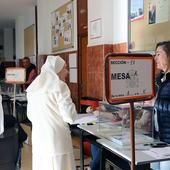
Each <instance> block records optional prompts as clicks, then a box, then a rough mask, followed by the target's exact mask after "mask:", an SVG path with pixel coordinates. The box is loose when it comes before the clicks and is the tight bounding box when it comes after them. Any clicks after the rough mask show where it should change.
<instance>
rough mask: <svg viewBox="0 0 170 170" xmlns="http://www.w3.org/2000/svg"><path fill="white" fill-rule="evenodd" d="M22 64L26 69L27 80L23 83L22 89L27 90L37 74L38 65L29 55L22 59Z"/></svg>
mask: <svg viewBox="0 0 170 170" xmlns="http://www.w3.org/2000/svg"><path fill="white" fill-rule="evenodd" d="M22 65H23V67H24V68H25V69H26V82H25V83H24V84H23V85H22V90H26V88H27V87H28V86H29V85H30V84H31V83H32V81H33V80H34V79H35V77H36V76H37V69H36V66H35V65H34V64H32V63H31V62H30V59H29V58H28V57H24V58H23V59H22Z"/></svg>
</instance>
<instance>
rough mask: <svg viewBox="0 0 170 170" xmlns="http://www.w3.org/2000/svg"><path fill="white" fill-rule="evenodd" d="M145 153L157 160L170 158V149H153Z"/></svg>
mask: <svg viewBox="0 0 170 170" xmlns="http://www.w3.org/2000/svg"><path fill="white" fill-rule="evenodd" d="M143 152H144V153H146V154H148V155H150V156H152V157H154V158H156V159H162V158H165V159H166V158H170V147H161V148H151V149H150V150H147V151H143Z"/></svg>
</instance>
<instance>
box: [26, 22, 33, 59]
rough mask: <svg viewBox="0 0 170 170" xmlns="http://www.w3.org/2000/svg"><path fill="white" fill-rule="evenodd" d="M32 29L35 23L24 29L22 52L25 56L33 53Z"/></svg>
mask: <svg viewBox="0 0 170 170" xmlns="http://www.w3.org/2000/svg"><path fill="white" fill-rule="evenodd" d="M34 29H35V25H34V24H33V25H31V26H29V27H27V28H26V29H25V30H24V53H25V56H33V55H34Z"/></svg>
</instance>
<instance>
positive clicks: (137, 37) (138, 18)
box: [129, 0, 170, 52]
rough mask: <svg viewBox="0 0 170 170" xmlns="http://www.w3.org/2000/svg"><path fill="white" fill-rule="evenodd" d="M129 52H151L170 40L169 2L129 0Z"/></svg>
mask: <svg viewBox="0 0 170 170" xmlns="http://www.w3.org/2000/svg"><path fill="white" fill-rule="evenodd" d="M129 4H130V8H129V15H130V21H129V22H130V24H129V25H130V26H129V41H130V42H129V51H132V52H133V51H134V52H135V51H153V50H154V49H155V45H156V43H157V42H160V41H165V40H170V31H169V30H170V0H129Z"/></svg>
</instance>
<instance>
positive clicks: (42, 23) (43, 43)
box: [37, 0, 77, 54]
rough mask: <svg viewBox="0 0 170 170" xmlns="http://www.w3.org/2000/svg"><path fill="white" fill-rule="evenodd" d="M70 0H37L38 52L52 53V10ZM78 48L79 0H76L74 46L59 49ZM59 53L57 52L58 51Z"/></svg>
mask: <svg viewBox="0 0 170 170" xmlns="http://www.w3.org/2000/svg"><path fill="white" fill-rule="evenodd" d="M69 1H70V0H57V1H56V0H48V1H47V0H37V6H38V54H51V53H52V50H51V12H53V11H54V10H56V9H57V8H59V7H60V6H62V5H64V4H65V3H67V2H69ZM74 50H77V2H76V0H74V48H69V49H67V50H63V51H59V52H60V53H61V52H66V51H74ZM56 53H57V52H56Z"/></svg>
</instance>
